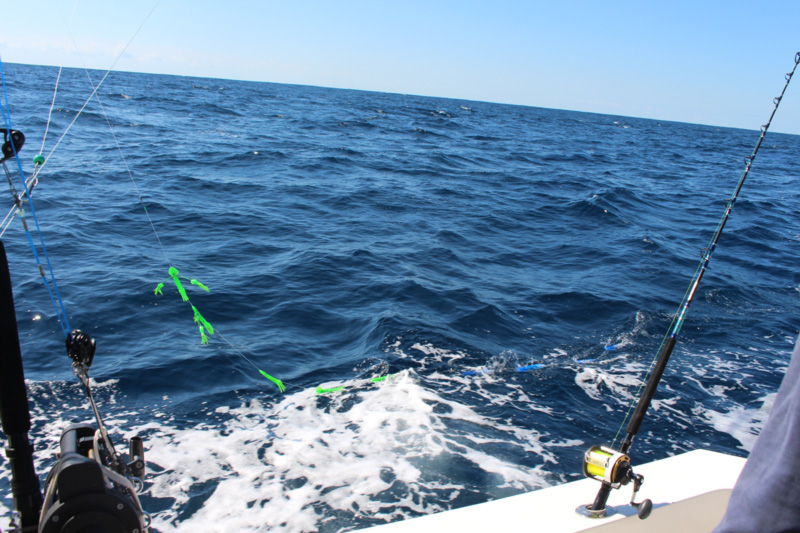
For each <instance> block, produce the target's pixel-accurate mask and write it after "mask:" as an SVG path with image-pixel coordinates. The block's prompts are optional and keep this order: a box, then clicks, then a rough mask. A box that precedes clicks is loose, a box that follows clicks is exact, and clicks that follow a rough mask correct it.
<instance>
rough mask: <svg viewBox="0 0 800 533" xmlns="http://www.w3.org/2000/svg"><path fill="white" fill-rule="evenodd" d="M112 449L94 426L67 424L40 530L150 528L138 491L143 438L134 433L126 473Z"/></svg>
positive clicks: (130, 531)
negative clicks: (119, 467) (118, 467)
mask: <svg viewBox="0 0 800 533" xmlns="http://www.w3.org/2000/svg"><path fill="white" fill-rule="evenodd" d="M112 455H113V451H111V450H109V449H107V448H106V446H105V442H104V439H103V438H102V436H101V435H100V431H99V430H96V429H95V428H93V427H92V426H89V425H80V424H76V425H72V426H70V427H68V428H67V429H65V430H64V432H63V434H62V435H61V454H60V457H59V460H58V462H57V463H56V464H55V466H53V468H52V469H51V470H50V472H49V473H48V475H47V480H46V481H45V496H44V502H43V504H42V512H41V517H40V520H39V532H40V533H68V532H89V531H91V532H94V531H97V532H103V533H112V532H113V533H142V532H145V531H147V529H148V527H149V526H150V517H149V515H148V514H147V513H145V512H144V510H143V509H142V505H141V503H140V502H139V498H138V497H137V495H136V493H137V492H138V491H139V490H141V488H142V481H141V478H142V477H144V471H145V464H144V448H143V445H142V439H140V438H139V437H134V438H132V439H131V449H130V459H131V461H130V462H129V463H128V464H127V465H125V468H124V470H126V474H127V475H123V474H121V473H119V472H115V471H114V470H113V469H112V468H111V464H112V463H113V457H112Z"/></svg>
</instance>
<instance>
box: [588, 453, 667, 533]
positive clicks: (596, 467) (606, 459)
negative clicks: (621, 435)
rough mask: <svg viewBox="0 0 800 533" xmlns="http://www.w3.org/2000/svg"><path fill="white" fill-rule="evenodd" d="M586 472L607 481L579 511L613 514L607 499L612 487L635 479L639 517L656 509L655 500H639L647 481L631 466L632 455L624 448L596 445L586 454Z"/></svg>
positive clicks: (592, 514) (633, 499)
mask: <svg viewBox="0 0 800 533" xmlns="http://www.w3.org/2000/svg"><path fill="white" fill-rule="evenodd" d="M583 475H584V476H586V477H588V478H591V479H596V480H597V481H599V482H601V483H602V484H603V486H602V488H601V489H600V492H599V493H598V495H597V498H596V499H595V501H594V503H593V504H591V505H582V506H580V507H578V509H577V511H578V512H579V513H580V514H583V515H585V516H588V517H590V518H605V517H606V516H611V515H612V514H613V510H610V509H608V508H607V507H606V501H607V500H608V495H609V494H610V492H611V489H618V488H620V487H621V486H623V485H627V484H628V483H631V482H633V495H632V496H631V502H630V504H631V506H632V507H633V508H634V509H636V512H637V514H638V515H639V518H641V519H642V520H644V519H645V518H647V517H648V516H650V513H651V512H652V510H653V502H651V501H650V500H647V499H646V500H644V501H642V502H639V503H636V495H637V494H638V492H639V489H640V488H641V487H642V483H644V476H642V475H641V474H635V473H634V472H633V468H632V467H631V459H630V457H629V456H628V455H627V454H625V453H622V452H620V451H617V450H614V449H613V448H608V447H606V446H592V447H591V448H589V449H588V450H587V451H586V454H585V455H584V456H583Z"/></svg>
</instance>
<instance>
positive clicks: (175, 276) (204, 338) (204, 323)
mask: <svg viewBox="0 0 800 533" xmlns="http://www.w3.org/2000/svg"><path fill="white" fill-rule="evenodd" d="M169 276H170V277H169V278H167V279H165V280H164V281H162V282H161V283H159V284H158V285H156V290H155V291H154V293H155V294H156V295H163V294H164V293H163V292H162V289H163V288H164V284H165V283H166V282H168V281H169V280H170V278H172V282H173V283H175V288H176V289H178V293H179V294H180V295H181V300H183V301H184V302H188V301H189V295H188V294H186V289H185V288H184V287H183V283H181V278H182V277H183V276H181V274H180V272H178V269H177V268H175V267H173V266H171V267H169ZM183 279H185V280H188V281H189V283H191V284H192V285H195V286H197V287H200V288H201V289H203V290H204V291H206V292H211V289H209V288H208V287H206V286H205V285H203V284H202V283H200V282H199V281H197V280H196V279H189V278H186V277H183ZM192 311H194V322H195V324H197V326H198V328H199V330H200V342H201V343H203V344H208V335H213V334H214V327H213V326H212V325H211V324H209V322H208V320H206V319H205V318H203V315H201V314H200V311H198V310H197V308H196V307H195V306H192ZM206 333H208V335H206Z"/></svg>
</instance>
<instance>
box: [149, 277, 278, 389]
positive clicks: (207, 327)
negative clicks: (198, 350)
mask: <svg viewBox="0 0 800 533" xmlns="http://www.w3.org/2000/svg"><path fill="white" fill-rule="evenodd" d="M170 279H172V282H173V283H175V288H177V289H178V293H179V294H180V295H181V300H183V301H184V302H188V301H189V296H188V295H187V294H186V289H185V288H184V286H183V283H181V279H185V280H188V281H189V283H190V284H192V285H194V286H196V287H200V288H201V289H202V290H204V291H206V292H211V289H209V288H208V287H207V286H205V285H203V284H202V283H200V282H199V281H197V280H196V279H189V278H187V277H185V276H181V274H180V272H178V269H177V268H175V267H172V266H171V267H169V278H167V279H165V280H164V281H162V282H161V283H159V284H158V285H156V290H155V291H154V293H155V294H156V295H163V294H164V293H163V292H162V290H163V289H164V284H165V283H167V282H168V281H169V280H170ZM189 305H191V304H189ZM192 311H193V312H194V323H195V324H197V329H198V330H199V331H200V342H201V343H202V344H208V336H209V335H213V334H214V326H212V325H211V324H210V323H209V322H208V320H206V319H205V318H203V315H201V314H200V311H198V310H197V308H196V307H195V306H193V305H192ZM240 355H242V357H244V355H243V354H240ZM244 358H245V360H247V362H249V363H250V364H251V365H253V366H254V367H255V368H256V370H258V371H259V372H260V373H261V375H262V376H264V377H265V378H267V379H268V380H270V381H271V382H273V383H274V384H275V385H277V386H278V389H279V390H280V391H281V392H283V391H285V390H286V386H285V385H284V384H283V382H282V381H281V380H279V379H278V378H274V377H272V376H270V375H269V374H267V373H266V372H264V371H263V370H261V369H260V368H258V367H256V366H255V364H253V362H252V361H250V359H247V357H244Z"/></svg>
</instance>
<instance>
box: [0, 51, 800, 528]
mask: <svg viewBox="0 0 800 533" xmlns="http://www.w3.org/2000/svg"><path fill="white" fill-rule="evenodd" d="M4 70H5V82H6V86H7V93H8V102H9V106H10V114H11V119H12V123H13V126H14V128H15V129H19V130H21V131H23V132H24V134H25V135H26V137H27V143H26V145H25V146H24V148H23V149H22V151H21V155H20V157H21V161H22V164H23V169H24V170H25V172H26V173H28V174H29V173H31V172H32V170H33V163H32V159H33V156H34V155H36V154H37V153H39V150H40V147H41V146H42V142H43V141H42V139H43V138H44V151H43V153H44V155H48V154H49V153H50V151H51V150H53V148H54V147H56V143H57V142H58V139H59V138H60V136H61V135H62V134H63V133H64V132H65V130H66V129H67V127H68V126H69V125H70V123H71V122H72V121H73V119H74V118H75V117H76V115H77V114H78V111H79V110H80V109H81V107H82V106H83V104H84V102H86V101H87V99H88V98H89V96H90V95H91V93H92V86H91V85H90V82H89V79H88V78H87V73H86V72H84V71H81V70H75V69H65V70H64V71H63V72H62V73H61V79H60V83H59V85H58V91H57V94H56V96H55V103H54V105H53V108H52V115H51V119H50V122H49V127H48V114H49V112H50V106H51V103H52V102H53V91H54V87H55V82H56V77H57V75H58V69H56V68H53V67H40V66H28V65H17V64H5V65H4ZM103 74H104V73H103V72H98V71H90V72H89V76H90V77H91V78H92V79H93V81H94V83H97V82H98V81H99V80H100V79H101V78H102V76H103ZM782 83H783V80H782V79H777V80H776V94H777V92H778V91H779V90H780V88H781V86H782ZM794 89H795V90H792V89H791V88H790V90H789V91H788V92H787V96H786V97H787V98H794V97H797V96H798V94H797V90H796V89H797V88H796V87H795V88H794ZM97 95H98V97H99V101H98V99H97V98H92V99H91V100H90V101H89V102H88V104H87V105H86V108H85V109H84V111H83V112H82V114H81V115H80V116H79V117H78V119H77V120H76V121H75V122H74V125H73V126H72V127H71V128H70V129H69V131H67V133H66V135H65V136H64V137H63V140H62V142H60V144H58V145H57V147H56V149H55V151H53V153H52V155H51V156H50V157H49V159H48V161H47V163H46V165H45V166H44V167H43V169H42V171H41V173H40V175H39V185H38V186H37V188H36V189H35V191H34V193H33V199H34V206H35V208H36V215H37V218H38V220H39V223H40V226H41V231H42V236H43V240H44V242H45V244H46V246H47V253H48V256H49V258H50V260H51V262H52V266H53V271H54V273H55V278H56V281H57V283H58V288H59V291H60V294H61V296H62V297H63V301H64V307H65V309H66V312H67V316H68V320H69V323H70V327H71V328H79V329H82V330H83V331H85V332H87V333H89V334H90V335H91V336H92V337H94V338H95V339H96V340H97V346H98V348H97V355H96V357H95V360H94V364H93V366H92V368H91V375H92V377H93V378H94V380H95V382H96V383H95V396H96V399H97V401H98V404H99V407H100V410H101V412H102V413H103V415H104V417H105V420H106V423H107V426H108V427H109V429H110V432H111V435H112V438H113V439H114V440H115V442H116V444H117V447H118V448H120V449H125V448H126V446H127V444H126V443H127V440H128V439H129V438H130V437H132V436H134V435H139V436H141V437H142V438H143V439H144V443H145V450H146V459H147V467H148V473H147V477H146V480H145V481H146V487H145V492H144V494H143V495H142V503H143V505H144V507H145V509H146V510H147V511H148V512H149V513H150V514H151V515H152V519H153V525H154V527H155V529H156V530H157V531H162V532H170V531H286V532H311V531H320V532H338V531H352V530H356V529H360V528H365V527H368V526H371V525H376V524H382V523H385V522H388V521H396V520H403V519H408V518H412V517H415V516H419V515H424V514H428V513H434V512H438V511H442V510H446V509H451V508H456V507H461V506H465V505H471V504H476V503H480V502H485V501H487V500H492V499H497V498H502V497H506V496H510V495H513V494H518V493H521V492H526V491H532V490H536V489H539V488H542V487H547V486H551V485H554V484H558V483H562V482H565V481H570V480H575V479H578V478H580V477H581V474H580V472H581V460H582V456H583V454H584V452H585V450H586V449H587V448H588V447H589V446H591V445H594V444H610V443H612V442H613V441H614V439H615V438H617V436H618V432H619V429H620V427H621V426H622V425H623V424H624V423H625V417H626V414H627V413H628V411H629V408H630V406H631V404H632V402H633V401H634V400H635V397H636V395H637V393H638V390H639V386H640V384H641V380H642V378H643V376H644V373H645V371H646V370H647V368H648V367H649V365H650V363H651V361H652V360H653V358H654V357H655V356H656V353H657V350H658V347H659V345H660V343H661V340H662V338H663V337H664V334H665V333H666V332H667V328H668V326H669V324H670V321H671V318H672V316H673V314H674V313H675V312H676V311H677V308H678V305H679V303H680V301H681V298H682V297H683V294H684V292H685V291H686V289H687V287H688V285H689V282H690V281H691V279H692V276H693V274H694V271H695V269H696V267H697V265H698V262H699V260H700V253H701V250H702V249H703V248H704V247H705V246H706V245H707V244H708V242H709V240H710V238H711V236H712V234H713V231H714V229H715V227H716V224H717V222H718V221H719V219H720V217H721V216H722V214H723V212H724V209H725V201H726V199H727V198H729V197H730V196H731V195H732V194H733V191H734V188H735V185H736V183H737V181H738V179H739V177H740V175H741V173H742V170H743V169H744V162H743V158H744V157H745V156H747V155H749V154H750V153H751V151H752V149H753V146H754V145H755V143H756V141H757V139H758V135H759V133H758V131H756V130H757V128H758V127H759V126H760V124H753V128H754V130H752V131H751V130H738V129H726V128H717V127H713V126H704V125H695V124H685V123H675V122H666V121H656V120H644V119H637V118H629V117H619V116H609V115H599V114H591V113H579V112H570V111H559V110H553V109H542V108H536V107H524V106H513V105H501V104H492V103H485V102H473V101H461V100H451V99H445V98H430V97H421V96H412V95H402V94H384V93H375V92H361V91H355V90H337V89H325V88H319V87H307V86H294V85H283V84H273V83H254V82H243V81H231V80H220V79H201V78H191V77H179V76H165V75H150V74H134V73H125V72H112V73H111V74H109V75H108V77H107V79H105V81H104V82H103V84H102V85H101V87H100V88H99V90H98V91H97ZM772 96H773V95H764V121H765V122H766V120H767V119H768V118H769V113H770V112H771V110H772V102H771V97H772ZM4 105H5V104H4ZM778 113H780V110H778ZM46 127H48V132H47V136H46V138H45V128H46ZM112 134H113V135H112ZM120 154H122V155H120ZM123 157H124V159H123ZM10 163H11V162H10ZM8 168H9V171H10V173H11V176H12V177H13V178H14V179H18V178H19V176H18V171H17V167H16V164H13V165H9V167H8ZM129 172H130V173H129ZM798 179H800V136H792V135H786V134H780V133H768V134H767V136H766V139H765V141H764V144H763V145H762V147H761V150H760V152H759V154H758V157H757V158H756V160H755V162H754V164H753V168H752V170H751V172H750V175H749V177H748V180H747V182H746V183H745V186H744V188H743V190H742V193H741V195H740V197H739V200H738V201H737V202H736V205H735V208H734V209H733V213H732V215H731V218H730V221H729V222H728V224H727V226H726V228H725V232H724V233H723V235H722V238H721V240H720V242H719V246H718V247H717V250H716V252H715V253H714V256H713V259H712V261H711V263H710V269H709V271H708V273H707V274H706V275H705V277H704V278H703V281H702V284H701V285H700V290H699V293H698V295H697V297H696V298H695V301H694V303H693V304H692V306H691V307H690V309H689V315H688V318H687V320H686V323H685V325H684V327H683V329H682V331H681V335H680V337H679V340H678V344H677V347H676V349H675V352H674V354H673V356H672V359H671V361H670V364H669V366H668V368H667V370H666V373H665V376H664V380H663V382H662V386H661V388H660V389H659V392H658V393H657V395H656V399H655V401H654V404H653V406H652V408H651V410H650V412H649V413H648V416H647V418H646V420H645V422H644V424H643V426H642V430H641V432H640V434H639V436H638V437H637V439H636V441H635V443H634V446H633V448H632V450H631V453H632V457H633V462H634V465H635V464H637V463H639V464H640V463H644V462H648V461H651V460H655V459H660V458H663V457H667V456H670V455H674V454H677V453H681V452H683V451H687V450H691V449H696V448H706V449H711V450H716V451H720V452H724V453H729V454H734V455H739V456H744V455H746V454H747V452H748V451H749V450H750V449H751V447H752V445H753V442H754V440H755V438H756V436H757V434H758V432H759V430H760V428H761V427H762V426H763V424H764V422H765V420H766V417H767V415H768V412H769V406H770V405H771V402H772V400H773V398H774V396H775V393H776V391H777V388H778V386H779V384H780V382H781V377H782V375H783V373H784V371H785V369H786V367H787V366H788V361H789V358H790V354H791V350H792V347H793V344H794V341H795V339H796V338H797V335H798V331H800V314H798V311H799V310H800V270H799V269H798V265H799V264H800V216H798V213H800V187H799V186H798V184H799V183H800V182H799V181H798ZM12 206H13V202H12V197H11V195H7V196H6V207H7V208H8V209H11V207H12ZM148 217H149V218H148ZM28 220H29V222H30V221H31V217H30V216H29V217H28ZM151 222H152V225H151ZM3 242H4V244H5V247H6V249H7V251H8V256H9V263H10V267H11V277H12V282H13V286H14V293H15V298H16V312H17V321H18V327H19V331H20V340H21V346H22V353H23V359H24V365H25V372H26V379H27V381H28V389H29V396H30V405H31V411H32V415H33V419H34V427H33V429H32V432H31V438H32V440H33V442H34V444H35V448H36V465H37V471H38V473H39V475H40V476H42V479H44V476H45V474H46V473H47V471H48V470H49V468H50V467H51V466H52V465H53V464H54V461H55V454H56V452H57V449H58V438H59V436H60V432H61V430H62V429H63V428H64V427H66V426H67V425H68V424H70V423H73V422H84V421H91V420H92V418H91V412H90V410H89V408H88V402H87V400H86V398H85V396H84V394H83V392H82V389H81V387H80V386H79V384H78V382H77V379H76V378H75V377H74V376H73V375H72V370H71V368H70V360H69V359H68V358H67V356H66V352H65V349H64V334H63V333H62V331H61V328H60V327H59V324H58V322H57V318H56V311H55V308H54V306H53V305H52V303H51V301H50V299H49V297H48V294H47V290H46V288H45V286H44V284H43V283H42V280H41V277H40V275H39V273H38V270H37V267H36V264H35V262H34V259H33V254H32V253H31V250H30V247H29V245H28V240H27V237H26V235H25V233H24V231H23V229H22V225H21V224H20V222H19V220H14V221H13V223H12V224H11V226H10V227H9V229H8V231H7V232H6V233H5V235H4V236H3ZM36 242H38V241H36ZM37 249H39V248H37ZM170 265H171V266H173V267H175V268H176V269H177V270H178V271H179V272H180V276H184V277H185V278H184V279H183V284H184V285H185V289H186V291H187V294H188V297H189V298H190V302H183V301H182V299H181V297H180V295H179V294H178V291H177V289H176V287H175V284H174V283H173V282H172V278H171V276H170V274H169V272H168V269H169V267H170ZM192 279H193V280H197V281H198V282H199V283H202V284H203V285H205V286H207V287H208V289H209V291H208V292H206V291H204V290H202V288H201V287H200V286H199V285H194V284H191V283H190V281H189V280H192ZM162 282H163V283H164V286H163V288H162V291H161V292H162V293H163V294H155V289H156V287H157V286H158V284H159V283H162ZM190 304H191V305H190ZM192 305H193V306H195V308H196V309H197V310H198V312H199V313H201V314H202V316H203V317H204V318H205V319H206V320H207V322H208V323H210V325H211V326H213V330H214V333H213V334H211V335H208V344H203V343H202V342H201V335H200V333H199V331H198V325H197V324H196V323H195V322H194V320H193V318H194V312H193V310H192V308H191V306H192ZM612 347H613V349H611V348H612ZM523 367H529V368H528V369H527V370H525V369H524V368H523ZM259 369H260V370H263V371H265V372H267V373H268V374H270V375H271V376H274V377H275V378H278V379H280V380H281V381H282V382H283V384H284V385H285V387H286V389H285V391H284V392H283V393H281V392H280V391H279V389H278V387H277V386H276V385H275V384H273V383H272V382H271V381H268V380H266V379H265V378H264V377H262V376H261V375H260V373H259V372H258V370H259ZM519 369H522V370H523V371H518V370H519ZM384 376H387V377H386V378H385V379H383V380H377V381H376V380H373V378H379V377H384ZM318 388H321V389H322V390H331V392H323V393H321V394H318V392H317V391H318ZM334 389H338V390H334ZM623 429H624V426H623ZM3 438H4V436H3ZM616 443H617V444H619V440H618V439H617V441H616ZM0 473H2V477H0V516H2V517H7V516H8V513H9V509H10V508H11V500H10V479H9V472H8V463H7V460H6V458H5V456H0ZM648 482H649V483H656V482H657V481H655V480H648ZM593 498H594V494H587V495H586V500H587V501H586V502H575V506H576V507H577V506H578V505H580V504H581V503H588V502H590V501H591V500H592V499H593ZM4 521H5V520H4Z"/></svg>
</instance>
